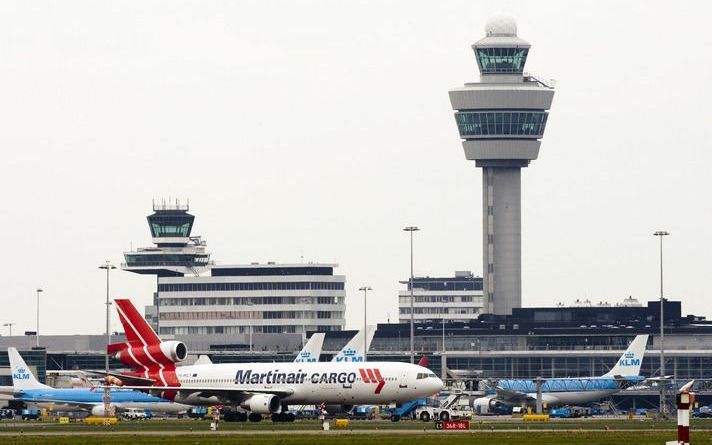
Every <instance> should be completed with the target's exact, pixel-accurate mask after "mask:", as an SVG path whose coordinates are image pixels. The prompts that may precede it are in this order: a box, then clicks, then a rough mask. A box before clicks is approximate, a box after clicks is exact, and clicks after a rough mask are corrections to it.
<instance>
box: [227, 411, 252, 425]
mask: <svg viewBox="0 0 712 445" xmlns="http://www.w3.org/2000/svg"><path fill="white" fill-rule="evenodd" d="M223 420H225V422H247V413H243V412H242V411H234V410H225V412H224V414H223Z"/></svg>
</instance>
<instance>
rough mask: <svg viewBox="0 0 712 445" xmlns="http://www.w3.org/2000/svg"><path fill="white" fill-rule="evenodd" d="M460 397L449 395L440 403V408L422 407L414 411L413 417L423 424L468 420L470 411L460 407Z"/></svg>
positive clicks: (470, 414) (458, 395)
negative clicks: (436, 421) (433, 421)
mask: <svg viewBox="0 0 712 445" xmlns="http://www.w3.org/2000/svg"><path fill="white" fill-rule="evenodd" d="M461 397H462V394H451V395H449V396H448V397H447V399H445V400H443V401H442V402H441V403H440V406H422V407H420V408H418V409H416V410H415V417H416V418H418V419H420V420H422V421H423V422H430V421H431V420H441V421H443V422H445V421H448V420H459V419H470V418H472V410H471V409H468V408H466V407H464V406H462V405H460V403H459V402H460V398H461Z"/></svg>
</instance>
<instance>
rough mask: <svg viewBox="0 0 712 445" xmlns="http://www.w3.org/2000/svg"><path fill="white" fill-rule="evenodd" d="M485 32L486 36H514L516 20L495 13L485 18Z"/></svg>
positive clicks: (515, 33)
mask: <svg viewBox="0 0 712 445" xmlns="http://www.w3.org/2000/svg"><path fill="white" fill-rule="evenodd" d="M485 33H486V34H487V36H516V35H517V22H515V21H514V19H513V18H512V17H509V16H507V15H496V16H494V17H492V18H491V19H489V20H487V24H486V25H485Z"/></svg>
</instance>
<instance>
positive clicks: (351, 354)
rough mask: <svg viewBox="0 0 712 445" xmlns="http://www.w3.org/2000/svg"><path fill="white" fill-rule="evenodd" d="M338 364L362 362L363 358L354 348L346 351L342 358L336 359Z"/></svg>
mask: <svg viewBox="0 0 712 445" xmlns="http://www.w3.org/2000/svg"><path fill="white" fill-rule="evenodd" d="M336 361H337V362H362V361H363V357H362V356H360V355H357V354H356V350H355V349H353V348H349V349H344V352H343V354H342V355H341V356H337V357H336Z"/></svg>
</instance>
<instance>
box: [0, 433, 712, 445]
mask: <svg viewBox="0 0 712 445" xmlns="http://www.w3.org/2000/svg"><path fill="white" fill-rule="evenodd" d="M674 439H675V435H674V433H673V432H646V431H637V432H620V431H619V432H605V433H604V432H592V431H587V432H563V431H562V432H530V433H512V432H494V433H492V432H472V433H442V434H437V435H436V434H422V433H420V434H417V433H409V434H389V433H386V434H343V433H342V434H331V433H321V434H319V435H299V434H291V435H290V434H285V435H240V436H235V435H225V434H220V435H216V434H204V433H200V434H198V433H192V434H191V433H185V434H181V435H172V436H161V435H151V436H148V435H134V434H127V435H110V434H107V435H101V436H82V435H66V436H65V435H62V436H54V435H53V436H22V435H16V436H5V437H0V441H2V443H3V444H7V445H49V444H52V445H76V444H81V445H86V444H116V445H141V444H166V445H184V444H185V445H188V444H190V445H199V444H206V445H208V444H210V445H221V444H235V443H239V444H240V445H268V444H270V445H271V444H275V445H298V444H309V445H341V444H358V445H384V444H385V445H413V444H414V443H417V445H443V443H447V444H448V445H451V444H452V445H459V444H463V445H464V444H467V445H484V444H487V445H492V444H503V445H540V444H541V445H544V444H547V445H557V444H562V445H570V444H581V445H620V444H625V445H652V444H659V445H662V444H664V443H665V442H666V441H669V440H674ZM710 441H712V433H710V432H704V433H698V434H694V435H693V436H692V443H695V444H707V443H710Z"/></svg>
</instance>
